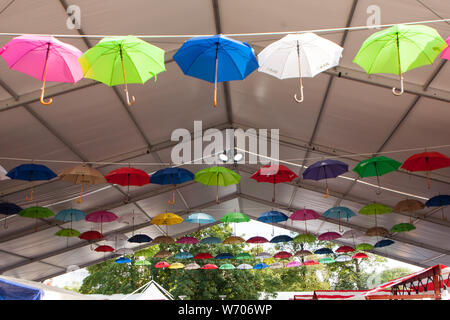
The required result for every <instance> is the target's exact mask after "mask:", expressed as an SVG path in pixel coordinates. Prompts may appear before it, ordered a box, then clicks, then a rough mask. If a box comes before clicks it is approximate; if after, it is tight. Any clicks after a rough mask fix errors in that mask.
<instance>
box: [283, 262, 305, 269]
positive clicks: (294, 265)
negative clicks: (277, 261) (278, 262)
mask: <svg viewBox="0 0 450 320" xmlns="http://www.w3.org/2000/svg"><path fill="white" fill-rule="evenodd" d="M301 265H302V263H301V262H299V261H291V262H288V263H287V264H286V268H295V267H300V266H301Z"/></svg>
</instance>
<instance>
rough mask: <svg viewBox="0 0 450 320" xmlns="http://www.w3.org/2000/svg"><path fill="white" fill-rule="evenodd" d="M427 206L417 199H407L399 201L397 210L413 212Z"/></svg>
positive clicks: (395, 208)
mask: <svg viewBox="0 0 450 320" xmlns="http://www.w3.org/2000/svg"><path fill="white" fill-rule="evenodd" d="M423 208H425V204H424V203H423V202H421V201H419V200H416V199H406V200H402V201H400V202H398V203H397V204H396V205H395V207H394V211H395V212H408V213H413V212H416V211H419V210H422V209H423Z"/></svg>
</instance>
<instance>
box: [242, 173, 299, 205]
mask: <svg viewBox="0 0 450 320" xmlns="http://www.w3.org/2000/svg"><path fill="white" fill-rule="evenodd" d="M250 178H251V179H253V180H256V181H258V182H267V183H272V184H273V196H272V202H275V184H277V183H283V182H291V181H292V180H294V179H295V178H298V176H297V175H296V174H295V172H293V171H292V170H291V169H289V168H288V167H286V166H283V165H282V164H278V165H277V164H268V165H265V166H263V167H261V168H260V169H259V170H258V171H256V172H255V173H254V174H253V175H252V176H251V177H250Z"/></svg>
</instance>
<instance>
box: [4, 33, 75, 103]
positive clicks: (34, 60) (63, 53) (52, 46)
mask: <svg viewBox="0 0 450 320" xmlns="http://www.w3.org/2000/svg"><path fill="white" fill-rule="evenodd" d="M82 54H83V53H82V52H81V51H80V50H79V49H77V48H76V47H74V46H72V45H70V44H68V43H64V42H62V41H59V40H58V39H56V38H54V37H53V36H44V35H22V36H19V37H16V38H14V39H12V40H11V41H10V42H8V43H7V44H5V45H4V46H3V48H1V49H0V55H1V56H2V57H3V59H5V61H6V63H7V64H8V66H9V68H10V69H13V70H17V71H20V72H23V73H26V74H27V75H29V76H31V77H33V78H36V79H38V80H40V81H42V88H41V99H40V101H41V103H42V104H44V105H49V104H51V103H52V101H53V99H52V98H50V100H49V101H44V94H45V82H46V81H55V82H69V83H75V82H78V81H79V80H81V78H83V73H82V70H81V66H80V64H79V63H78V58H79V57H80V56H81V55H82Z"/></svg>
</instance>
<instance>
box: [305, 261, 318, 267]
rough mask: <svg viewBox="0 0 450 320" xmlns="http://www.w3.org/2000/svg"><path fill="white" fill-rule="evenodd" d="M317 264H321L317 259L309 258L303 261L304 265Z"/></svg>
mask: <svg viewBox="0 0 450 320" xmlns="http://www.w3.org/2000/svg"><path fill="white" fill-rule="evenodd" d="M317 264H319V262H318V261H316V260H308V261H305V262H303V265H304V266H315V265H317Z"/></svg>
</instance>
